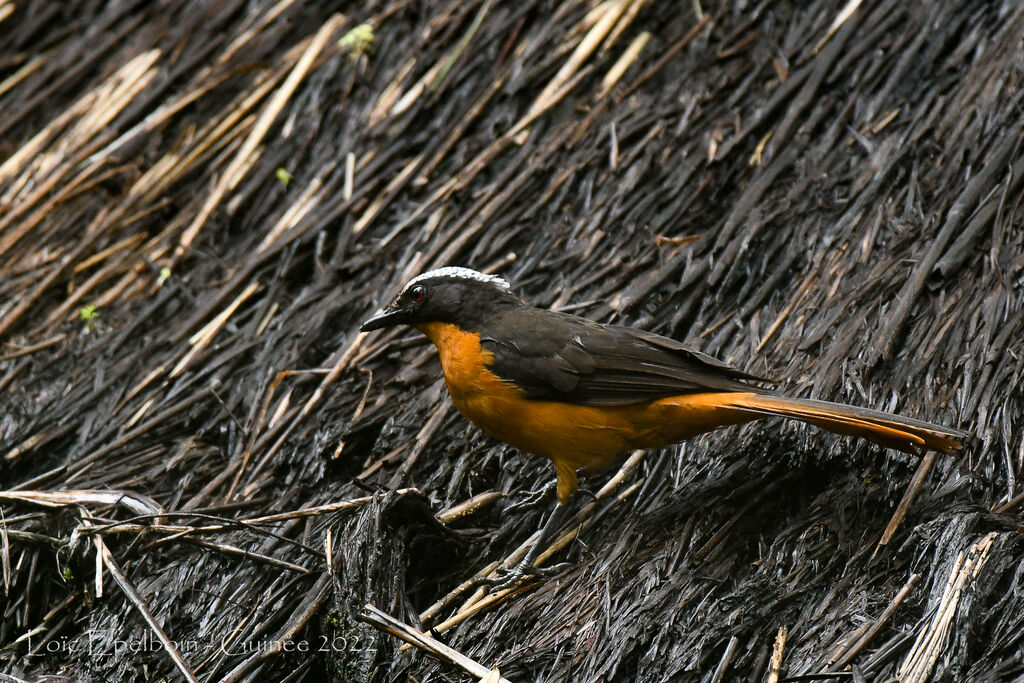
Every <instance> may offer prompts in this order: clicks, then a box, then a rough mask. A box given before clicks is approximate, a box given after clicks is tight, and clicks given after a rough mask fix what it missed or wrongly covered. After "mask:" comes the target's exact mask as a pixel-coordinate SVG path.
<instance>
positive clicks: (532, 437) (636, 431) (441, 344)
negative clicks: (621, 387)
mask: <svg viewBox="0 0 1024 683" xmlns="http://www.w3.org/2000/svg"><path fill="white" fill-rule="evenodd" d="M417 327H418V328H419V329H420V331H422V332H423V333H424V334H425V335H427V337H429V338H430V340H431V341H432V342H434V344H435V345H436V346H437V348H438V351H439V353H440V355H441V367H442V368H443V370H444V378H445V383H446V384H447V386H448V392H449V393H450V394H451V398H452V403H454V404H455V407H456V408H458V409H459V412H461V413H462V414H463V415H465V416H466V417H467V418H469V419H470V420H471V421H472V422H473V423H474V424H476V425H477V426H478V427H480V429H482V430H484V431H485V432H487V433H488V434H490V435H491V436H493V437H495V438H497V439H500V440H502V441H504V442H505V443H508V444H510V445H512V446H514V447H516V448H518V449H520V450H523V451H526V452H528V453H534V454H536V455H541V456H544V457H546V458H548V459H550V460H551V461H552V462H553V463H554V465H555V469H556V472H557V474H558V479H559V499H563V498H566V499H567V498H568V497H571V495H572V493H574V492H575V483H576V474H575V470H577V469H584V468H585V469H604V468H608V467H613V466H615V465H616V464H618V463H619V462H621V460H622V458H623V457H624V456H625V454H627V453H628V452H629V451H631V450H634V449H637V448H652V447H661V446H666V445H668V444H672V443H676V442H678V441H682V440H683V439H686V438H689V437H691V436H695V435H697V434H702V433H704V432H707V431H711V430H712V429H716V428H718V427H722V426H725V425H729V424H736V423H738V422H745V421H746V420H749V419H751V417H750V416H749V415H744V414H741V413H738V412H736V411H734V410H730V409H729V408H728V407H726V406H724V405H723V403H727V401H723V398H724V395H722V394H717V393H716V394H691V395H684V396H674V397H671V398H665V399H660V400H657V401H649V402H645V403H638V404H633V405H626V406H583V405H577V404H572V403H559V402H555V401H534V400H529V399H527V398H526V393H525V392H524V391H523V390H522V389H520V388H518V387H516V386H515V385H514V384H513V383H512V382H510V381H507V380H503V379H501V378H500V377H498V376H497V375H495V374H494V373H493V372H491V371H490V370H489V369H488V366H490V364H491V362H492V361H493V354H491V353H490V352H489V351H487V350H485V349H483V348H481V346H480V337H479V335H476V334H472V333H469V332H465V331H463V330H460V329H459V328H457V327H455V326H454V325H450V324H447V323H426V324H422V325H418V326H417ZM728 396H729V398H735V397H736V396H737V395H736V394H729V395H728Z"/></svg>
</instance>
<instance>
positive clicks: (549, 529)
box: [481, 502, 572, 591]
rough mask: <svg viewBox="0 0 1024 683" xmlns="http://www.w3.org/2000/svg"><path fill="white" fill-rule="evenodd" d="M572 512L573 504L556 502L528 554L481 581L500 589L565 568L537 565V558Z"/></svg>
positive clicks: (563, 565) (560, 565)
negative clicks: (494, 576)
mask: <svg viewBox="0 0 1024 683" xmlns="http://www.w3.org/2000/svg"><path fill="white" fill-rule="evenodd" d="M571 512H572V506H571V505H569V504H568V503H562V502H556V503H555V507H554V509H552V510H551V514H550V515H548V518H547V521H545V522H544V526H542V527H541V528H540V533H539V534H538V535H537V538H536V539H535V540H534V542H533V543H532V544H531V545H530V549H529V550H528V551H527V553H526V556H525V557H523V559H522V560H520V561H519V563H518V564H516V565H515V566H514V567H510V568H508V569H504V570H500V569H499V570H498V571H499V573H500V576H499V577H498V578H496V579H486V580H483V581H481V583H485V584H487V585H489V586H491V589H492V590H495V591H498V590H502V589H505V588H510V587H512V586H514V585H515V584H517V583H519V582H520V581H522V580H523V579H526V578H531V577H538V576H550V575H552V574H555V573H557V572H559V571H561V570H562V569H564V568H565V566H566V565H565V564H557V565H554V566H553V567H544V568H541V567H537V566H536V562H537V558H539V557H540V556H541V553H543V552H544V551H545V550H546V549H547V547H548V543H549V542H550V541H551V540H552V538H553V537H554V535H555V533H556V532H557V531H558V530H559V529H561V528H562V524H563V523H564V522H565V520H566V518H567V517H568V516H569V515H570V513H571Z"/></svg>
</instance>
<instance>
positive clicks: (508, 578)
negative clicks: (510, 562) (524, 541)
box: [479, 558, 572, 593]
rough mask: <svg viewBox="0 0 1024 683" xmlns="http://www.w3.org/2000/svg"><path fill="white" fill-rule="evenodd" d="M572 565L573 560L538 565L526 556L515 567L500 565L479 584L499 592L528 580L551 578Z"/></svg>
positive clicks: (490, 590)
mask: <svg viewBox="0 0 1024 683" xmlns="http://www.w3.org/2000/svg"><path fill="white" fill-rule="evenodd" d="M571 566H572V563H571V562H560V563H558V564H553V565H551V566H550V567H537V566H534V564H533V560H532V559H530V558H525V559H523V561H521V562H520V563H519V564H517V565H515V566H513V567H499V568H498V569H496V570H495V571H494V574H495V575H494V576H493V577H484V578H481V579H480V581H479V584H480V585H481V586H486V587H487V590H488V592H490V593H497V592H499V591H503V590H508V589H511V588H515V587H517V586H518V585H520V584H522V583H524V582H527V581H533V580H538V579H549V578H551V577H553V576H557V575H558V574H560V573H562V572H564V571H565V570H566V569H568V568H569V567H571Z"/></svg>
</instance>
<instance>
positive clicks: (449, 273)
mask: <svg viewBox="0 0 1024 683" xmlns="http://www.w3.org/2000/svg"><path fill="white" fill-rule="evenodd" d="M436 277H453V278H462V279H464V280H476V281H477V282H489V283H491V284H492V285H497V286H498V287H501V288H502V289H511V288H512V285H510V284H509V283H508V281H507V280H505V279H504V278H501V277H498V276H497V275H488V274H486V273H481V272H480V271H478V270H473V269H472V268H460V267H458V266H446V267H444V268H438V269H437V270H431V271H427V272H426V273H423V274H422V275H417V276H416V277H414V278H413V279H411V280H409V282H407V283H406V285H405V287H403V288H402V292H405V290H407V289H409V288H410V287H412V286H413V285H414V284H416V283H417V282H423V281H424V280H430V279H432V278H436Z"/></svg>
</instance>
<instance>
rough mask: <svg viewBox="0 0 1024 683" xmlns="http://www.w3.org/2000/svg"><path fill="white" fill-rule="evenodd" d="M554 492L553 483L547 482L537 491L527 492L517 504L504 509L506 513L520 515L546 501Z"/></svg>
mask: <svg viewBox="0 0 1024 683" xmlns="http://www.w3.org/2000/svg"><path fill="white" fill-rule="evenodd" d="M554 491H555V482H554V481H549V482H548V483H547V484H544V486H542V487H541V488H540V489H539V490H537V491H527V492H526V497H525V498H524V499H523V500H521V501H519V502H518V503H513V504H512V505H509V506H508V507H506V508H505V512H506V513H513V514H515V513H520V512H525V511H526V510H532V509H533V508H535V507H537V506H538V505H540V504H541V503H543V502H544V501H545V500H547V499H548V497H549V496H550V495H552V494H553V493H554Z"/></svg>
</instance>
